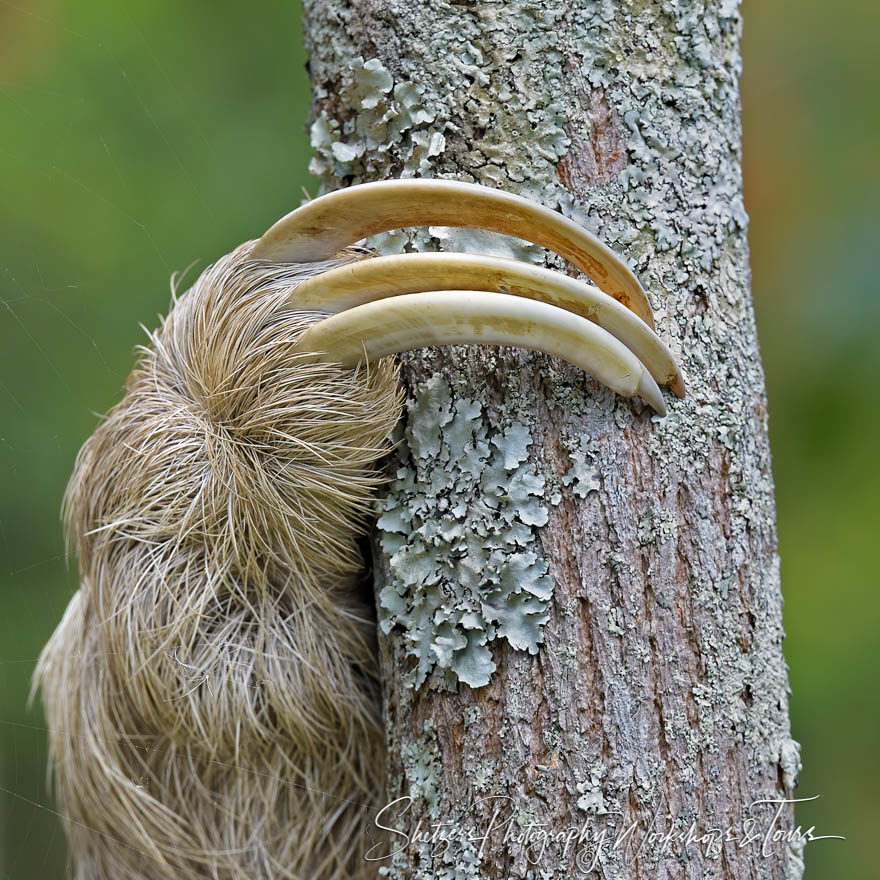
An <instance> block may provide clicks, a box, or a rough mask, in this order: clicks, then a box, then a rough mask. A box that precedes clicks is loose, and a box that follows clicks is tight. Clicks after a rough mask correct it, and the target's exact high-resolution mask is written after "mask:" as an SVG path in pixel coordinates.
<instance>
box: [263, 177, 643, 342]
mask: <svg viewBox="0 0 880 880" xmlns="http://www.w3.org/2000/svg"><path fill="white" fill-rule="evenodd" d="M406 226H467V227H474V228H482V229H489V230H492V231H494V232H502V233H505V234H507V235H514V236H517V237H518V238H522V239H525V240H526V241H531V242H534V243H535V244H539V245H542V246H544V247H546V248H549V249H550V250H553V251H555V252H556V253H558V254H560V255H561V256H563V257H565V259H566V260H568V261H569V262H570V263H572V264H573V265H575V266H577V268H578V269H580V270H581V271H583V272H585V273H586V274H587V275H589V276H590V278H591V279H592V280H593V281H594V282H595V283H596V284H597V285H598V286H599V287H600V288H601V289H602V290H604V291H605V292H606V293H607V294H609V295H610V296H612V297H614V299H616V300H618V301H619V302H621V303H623V305H625V306H626V307H627V308H629V309H631V310H632V311H633V312H635V313H636V314H637V315H638V316H639V317H640V318H641V319H642V320H643V321H644V322H645V323H646V324H647V325H648V326H649V327H653V326H654V322H653V318H652V317H651V308H650V306H649V304H648V299H647V296H646V295H645V291H644V290H643V289H642V286H641V284H639V282H638V279H637V278H636V277H635V275H634V274H633V273H632V272H631V271H630V269H628V268H627V266H626V265H625V264H624V263H623V262H622V260H621V259H620V258H619V257H618V256H617V255H616V254H615V253H614V252H613V251H612V250H611V249H610V248H608V247H607V246H606V245H605V244H603V243H602V242H601V241H600V240H599V239H598V238H596V236H594V235H592V234H591V233H589V232H587V231H586V230H585V229H583V228H582V227H581V226H579V225H578V224H577V223H575V222H574V221H573V220H569V219H568V218H567V217H565V216H563V215H562V214H560V213H558V212H556V211H551V210H550V209H549V208H545V207H544V206H543V205H540V204H537V203H535V202H531V201H529V200H528V199H524V198H522V197H521V196H517V195H513V194H512V193H507V192H502V191H501V190H496V189H490V188H489V187H484V186H479V185H477V184H472V183H462V182H460V181H452V180H435V179H408V180H383V181H379V182H377V183H365V184H361V185H360V186H353V187H349V188H348V189H341V190H337V191H335V192H332V193H328V194H327V195H324V196H320V197H319V198H317V199H313V200H312V201H311V202H308V203H306V204H305V205H303V206H302V207H300V208H297V209H296V210H295V211H292V212H291V213H290V214H288V215H287V216H286V217H282V218H281V219H280V220H279V221H278V222H277V223H275V224H274V225H273V226H272V227H271V228H270V229H269V230H268V231H267V232H266V233H265V234H264V235H263V237H262V238H261V239H259V241H257V242H256V243H255V244H254V246H253V249H252V250H251V254H250V256H251V258H252V259H255V260H273V261H276V262H294V263H308V262H315V261H318V260H327V259H330V258H332V257H334V256H335V255H336V254H338V253H339V252H340V251H341V250H343V249H344V248H346V247H348V246H349V245H352V244H354V243H355V242H357V241H360V240H361V239H363V238H366V237H367V236H369V235H373V234H375V233H377V232H385V231H387V230H389V229H398V228H401V227H406Z"/></svg>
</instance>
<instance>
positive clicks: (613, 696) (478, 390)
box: [304, 0, 802, 880]
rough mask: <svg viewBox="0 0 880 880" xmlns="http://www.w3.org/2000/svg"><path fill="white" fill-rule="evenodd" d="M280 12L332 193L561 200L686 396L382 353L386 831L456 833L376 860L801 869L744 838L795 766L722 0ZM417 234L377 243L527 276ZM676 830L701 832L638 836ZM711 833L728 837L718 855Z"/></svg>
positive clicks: (496, 874)
mask: <svg viewBox="0 0 880 880" xmlns="http://www.w3.org/2000/svg"><path fill="white" fill-rule="evenodd" d="M304 8H305V33H306V42H307V48H308V50H309V54H310V75H311V79H312V85H313V98H314V103H313V121H314V124H313V127H312V143H313V146H314V147H315V151H316V153H315V159H314V163H313V170H314V171H315V172H316V173H317V174H319V175H320V176H321V177H322V178H323V182H324V184H325V186H326V187H327V188H336V187H339V186H344V185H350V184H354V183H359V182H362V181H366V180H374V179H380V178H386V177H397V176H413V175H421V176H441V177H450V178H457V179H462V180H468V181H475V182H479V183H483V184H486V185H489V186H498V187H501V188H503V189H507V190H512V191H515V192H519V193H521V194H523V195H526V196H529V197H532V198H537V199H539V200H540V201H542V202H543V203H544V204H547V205H550V206H551V207H554V208H558V209H559V210H562V211H563V212H564V213H566V214H568V215H569V216H572V217H574V218H575V219H577V220H579V221H580V222H581V223H583V224H584V225H586V226H587V227H588V228H590V229H592V230H593V231H595V232H596V233H597V234H599V235H600V236H601V237H602V238H603V239H604V240H605V241H606V242H607V243H608V244H610V245H611V246H612V247H614V248H615V249H616V250H617V251H618V252H620V253H621V254H623V255H625V257H626V258H627V259H628V260H629V262H630V264H631V265H632V266H633V268H634V269H635V271H636V272H637V274H638V275H639V277H640V279H641V280H642V283H643V285H644V287H645V288H646V290H647V291H648V295H649V298H650V300H651V304H652V307H653V309H654V313H655V317H656V320H657V326H658V332H659V333H660V335H661V336H662V337H663V338H664V339H665V340H667V341H668V342H669V343H670V345H671V346H672V347H673V350H674V351H676V353H677V354H678V355H679V358H680V362H681V363H682V365H683V368H684V371H685V376H686V380H687V383H688V392H689V394H688V397H687V399H685V400H673V399H671V397H668V402H669V404H670V415H669V416H668V417H667V418H666V419H665V420H658V419H656V418H652V417H651V414H650V412H648V411H646V410H645V409H644V408H643V407H641V405H640V404H638V403H630V402H627V401H624V400H621V399H619V398H615V397H614V396H613V395H612V394H611V393H610V392H608V391H605V390H603V389H602V388H601V387H600V386H598V385H597V383H595V382H594V381H592V380H590V379H589V378H588V377H585V376H583V375H581V374H579V373H578V372H577V371H576V370H574V369H569V368H567V367H566V366H565V365H563V364H561V363H558V362H555V361H552V360H551V359H549V358H546V357H543V356H540V355H535V354H531V353H526V352H521V351H512V350H481V349H474V348H464V347H456V348H449V349H444V350H429V351H423V352H417V353H413V354H409V355H407V356H404V357H403V358H402V378H403V381H404V383H405V386H406V389H407V393H408V398H409V401H408V405H407V408H406V412H405V414H404V423H405V424H404V428H403V431H402V434H401V446H400V448H399V452H398V454H397V455H396V457H395V459H394V461H392V462H391V464H390V466H389V467H390V474H391V476H392V477H393V478H394V482H393V483H392V485H391V488H390V490H389V492H388V495H387V497H386V498H385V499H384V500H383V501H382V502H381V505H380V511H379V513H380V518H379V525H378V529H377V537H376V542H375V578H376V594H377V599H378V602H377V604H378V606H379V608H378V613H379V619H380V629H381V636H380V652H381V664H382V675H383V685H384V689H385V717H386V722H387V736H388V764H387V768H388V800H389V801H391V800H393V799H395V798H399V797H411V798H412V801H411V802H404V803H408V804H409V808H408V811H407V812H405V813H404V812H403V810H402V804H398V806H397V807H396V808H395V810H391V811H388V812H387V813H385V814H384V815H383V824H387V825H389V826H393V827H394V828H395V829H396V830H399V831H400V832H402V833H404V834H412V833H413V832H415V831H416V830H417V828H418V827H419V823H421V831H422V832H426V833H427V834H430V833H431V831H432V830H433V828H432V824H433V823H438V822H444V823H450V824H448V825H446V826H444V827H445V829H446V832H447V834H449V835H452V836H455V838H456V839H454V840H453V841H451V842H450V843H449V845H448V846H441V845H439V844H438V843H432V842H431V841H426V840H425V839H424V838H423V839H421V840H411V841H406V840H404V838H403V837H402V836H401V835H395V836H394V838H393V845H394V846H395V847H397V848H398V849H399V851H398V852H397V853H396V855H395V856H394V857H393V859H391V860H390V862H382V863H381V864H386V865H387V864H390V866H391V867H390V873H391V876H394V877H401V878H402V877H416V878H429V877H430V878H434V877H444V878H445V877H449V878H452V877H455V878H483V877H485V878H501V877H504V878H524V877H535V878H539V877H540V878H545V877H546V878H551V877H552V878H557V877H558V878H563V877H566V878H567V877H575V876H596V877H602V878H618V877H628V878H648V877H650V878H658V877H659V878H664V877H676V878H678V877H681V878H710V877H711V878H714V877H736V878H738V880H746V878H796V877H799V876H800V875H801V872H802V860H801V846H800V845H799V844H798V843H797V841H794V842H788V841H787V840H773V839H771V840H770V841H769V842H768V841H765V839H764V837H763V835H764V832H765V831H766V830H767V829H768V828H769V827H771V826H772V828H773V829H774V830H779V831H781V832H786V831H790V830H791V828H792V824H793V818H792V811H791V809H790V807H788V806H784V807H783V808H781V814H780V816H779V817H778V819H776V821H775V823H774V822H773V811H774V809H775V807H771V806H767V805H757V806H756V805H754V802H755V801H758V800H761V799H768V798H769V799H778V798H790V797H792V796H793V795H792V793H791V792H792V789H793V787H794V785H795V782H796V775H797V772H798V769H799V757H798V746H797V743H795V742H794V741H793V740H792V739H791V736H790V727H789V718H788V683H787V670H786V666H785V663H784V660H783V656H782V648H781V645H782V639H783V630H782V620H781V615H782V597H781V592H780V585H779V580H778V565H777V555H776V533H775V511H774V501H773V486H772V479H771V474H770V456H769V450H768V442H767V424H766V418H767V415H766V401H765V393H764V379H763V374H762V370H761V365H760V359H759V354H758V345H757V339H756V335H755V326H754V319H753V313H752V306H751V301H750V295H749V269H748V251H747V244H746V222H747V221H746V215H745V212H744V210H743V206H742V197H741V173H740V158H741V154H740V127H739V125H740V124H739V94H738V86H737V77H738V73H739V67H740V56H739V45H738V44H739V35H740V26H741V22H740V17H739V13H738V10H737V3H736V2H735V0H705V2H694V3H690V2H683V0H667V2H643V0H638V2H635V0H634V2H628V3H615V2H612V0H564V2H563V0H505V2H480V0H460V2H446V0H431V2H427V0H406V2H389V0H305V3H304ZM431 233H432V234H429V233H427V232H419V233H410V234H408V235H404V234H401V233H398V234H393V235H387V236H382V237H380V238H379V239H378V240H377V241H375V242H374V244H375V245H376V246H377V247H378V248H379V249H382V250H395V249H397V250H400V249H404V248H406V249H424V248H431V247H438V246H443V247H445V248H456V249H469V250H477V251H480V250H485V249H486V248H487V247H492V248H493V249H495V250H496V251H501V252H504V253H508V254H511V255H513V256H517V257H519V258H523V259H534V260H542V259H544V258H545V255H544V254H543V252H541V251H537V250H536V249H535V248H531V247H526V246H524V245H523V244H522V243H520V242H512V241H510V240H500V239H493V240H489V239H488V238H485V237H483V236H481V235H478V234H476V233H471V232H461V231H454V230H447V229H434V230H431ZM547 263H548V265H552V266H555V267H556V268H564V265H563V264H562V263H561V262H560V261H558V259H556V258H547ZM493 817H494V818H493ZM750 819H751V820H754V822H755V824H754V825H750V824H749V820H750ZM692 823H693V828H694V829H695V832H694V833H696V835H697V836H698V837H699V836H700V835H704V834H709V835H710V837H709V838H708V839H707V838H702V839H701V840H698V841H696V842H694V841H692V840H691V841H689V840H688V839H687V838H686V837H685V838H684V839H682V838H679V837H675V838H672V839H666V840H665V842H664V840H662V839H657V838H656V837H650V836H649V835H651V834H652V833H653V834H659V835H676V834H681V835H685V836H686V835H687V833H688V829H689V828H690V827H691V826H692ZM539 827H540V828H542V829H543V831H544V832H546V834H547V835H549V836H547V837H541V835H540V833H539V830H538V829H539ZM572 828H576V829H577V831H578V832H579V833H583V834H586V835H587V837H586V838H585V837H578V838H575V839H574V840H572V839H571V837H570V833H571V832H570V829H572ZM728 828H729V829H731V832H732V833H733V834H735V835H736V836H737V839H736V840H733V841H727V842H724V843H721V842H719V841H717V840H715V839H714V837H711V834H712V832H715V831H723V830H725V829H728ZM603 832H604V833H605V834H606V835H608V837H607V838H606V839H605V841H604V843H597V842H596V837H598V836H600V835H601V834H602V833H603ZM627 832H628V833H627ZM620 834H623V843H622V845H621V846H619V847H616V848H615V847H613V846H612V843H613V841H614V838H615V835H620ZM553 835H556V836H555V837H554V836H553ZM559 835H562V839H560V836H559ZM755 836H757V837H758V838H760V839H759V840H755V839H754V838H755ZM777 836H778V835H777ZM473 838H476V839H473ZM480 838H484V839H480ZM565 840H568V844H567V845H566V843H565ZM591 842H592V843H591ZM597 852H598V857H597Z"/></svg>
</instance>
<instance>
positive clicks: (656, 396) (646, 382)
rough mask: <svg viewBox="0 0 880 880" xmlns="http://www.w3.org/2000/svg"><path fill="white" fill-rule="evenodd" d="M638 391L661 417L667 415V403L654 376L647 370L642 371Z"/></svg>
mask: <svg viewBox="0 0 880 880" xmlns="http://www.w3.org/2000/svg"><path fill="white" fill-rule="evenodd" d="M637 393H638V395H639V397H641V398H642V400H644V401H645V402H646V403H647V404H649V405H650V406H651V407H652V408H653V410H654V411H655V412H656V413H657V415H658V416H660V418H663V417H664V416H665V415H666V403H665V401H664V400H663V394H662V392H661V391H660V388H659V386H658V385H657V383H656V382H655V381H654V378H653V376H651V374H650V373H649V372H648V371H647V370H645V371H644V372H643V373H642V378H641V379H640V380H639V388H638V392H637Z"/></svg>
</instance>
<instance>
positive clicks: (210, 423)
mask: <svg viewBox="0 0 880 880" xmlns="http://www.w3.org/2000/svg"><path fill="white" fill-rule="evenodd" d="M419 225H424V226H427V225H443V226H467V227H473V228H485V229H488V230H492V231H495V232H502V233H506V234H509V235H514V236H517V237H520V238H523V239H525V240H528V241H531V242H534V243H536V244H539V245H542V246H544V247H546V248H548V249H551V250H553V251H555V252H556V253H558V254H559V255H561V256H562V257H564V258H565V259H566V260H568V261H569V262H570V263H571V264H573V265H574V266H575V267H576V268H577V269H579V270H581V271H582V272H584V273H585V274H586V275H588V276H589V277H590V278H591V279H592V280H593V281H594V282H595V283H596V284H597V285H598V286H593V285H591V284H587V283H585V282H584V281H580V280H576V279H574V278H571V277H569V276H567V275H564V274H562V273H561V272H555V271H551V270H548V269H544V268H540V267H537V266H533V265H530V264H526V263H523V262H519V261H515V260H510V259H502V258H497V257H488V256H478V255H469V254H455V253H423V254H420V253H411V254H402V255H397V256H384V257H382V256H375V255H374V254H372V253H371V252H369V251H367V250H365V249H364V248H363V247H357V246H356V244H357V242H359V241H361V240H362V239H364V238H366V237H368V236H370V235H372V234H375V233H377V232H380V231H387V230H391V229H397V228H402V227H411V226H419ZM449 344H480V345H512V346H519V347H524V348H529V349H536V350H540V351H543V352H545V353H547V354H550V355H553V356H556V357H559V358H562V359H564V360H566V361H568V362H570V363H572V364H574V365H576V366H577V367H579V368H581V369H582V370H584V371H586V372H587V373H589V374H591V375H592V376H594V377H596V378H597V379H599V380H600V381H601V382H602V383H604V384H605V385H606V386H608V387H610V388H611V389H613V390H614V391H616V392H617V393H619V394H621V395H624V396H626V397H633V396H640V397H641V398H642V399H643V400H644V401H646V402H647V403H648V404H649V405H650V406H651V407H652V408H653V409H654V410H655V411H656V412H657V413H658V414H659V415H661V416H662V415H663V414H665V411H666V407H665V404H664V399H663V395H662V393H661V391H660V387H659V386H667V387H668V388H669V389H670V390H671V391H672V392H673V393H675V394H677V395H679V396H682V395H683V394H684V384H683V381H682V376H681V373H680V371H679V369H678V367H677V366H676V363H675V360H674V358H673V356H672V354H671V353H670V351H669V349H668V348H667V346H666V345H665V344H664V343H663V342H662V341H661V340H660V339H659V338H658V336H657V335H656V333H655V332H654V330H653V322H652V317H651V311H650V308H649V305H648V301H647V298H646V295H645V293H644V291H643V289H642V288H641V286H640V284H639V282H638V281H637V280H636V278H635V276H634V275H633V274H632V272H631V271H630V270H629V269H628V268H627V267H626V266H625V265H624V264H623V263H622V262H621V260H620V259H618V257H617V256H616V255H615V254H614V253H613V252H612V251H611V250H609V249H608V248H607V247H606V246H605V245H604V244H602V243H601V242H600V241H599V240H598V239H597V238H595V237H594V236H593V235H591V234H590V233H588V232H586V231H585V230H584V229H582V228H581V227H580V226H579V225H577V224H576V223H574V222H573V221H571V220H569V219H567V218H566V217H564V216H563V215H561V214H559V213H557V212H554V211H551V210H549V209H547V208H544V207H542V206H540V205H537V204H535V203H532V202H530V201H528V200H526V199H523V198H520V197H518V196H515V195H512V194H508V193H504V192H500V191H497V190H492V189H487V188H484V187H480V186H476V185H473V184H464V183H459V182H453V181H445V180H418V179H413V180H391V181H383V182H378V183H369V184H363V185H361V186H356V187H351V188H349V189H345V190H339V191H336V192H332V193H330V194H327V195H324V196H321V197H319V198H317V199H315V200H313V201H311V202H308V203H306V204H305V205H303V206H302V207H300V208H299V209H297V210H295V211H293V212H292V213H291V214H288V215H287V216H286V217H284V218H282V219H281V220H280V221H278V222H277V223H276V224H275V225H274V226H272V227H271V228H270V229H269V230H268V231H267V232H266V233H265V235H263V237H262V238H260V239H259V240H257V241H254V242H247V243H245V244H243V245H241V246H240V247H238V248H237V249H235V250H234V251H233V252H232V253H230V254H228V255H227V256H225V257H223V258H222V259H220V260H218V261H217V262H216V263H215V264H213V265H212V266H210V267H208V268H207V269H206V270H205V271H204V272H203V273H202V274H201V275H200V276H199V277H198V279H197V280H196V281H195V283H194V284H193V285H192V287H191V288H190V289H189V290H188V291H187V292H186V293H184V294H183V295H182V296H180V297H179V298H178V297H175V298H174V301H173V302H172V307H171V309H170V311H169V314H168V315H167V317H166V318H165V319H164V320H162V322H161V324H160V326H159V328H158V329H157V330H156V331H155V332H153V333H151V334H150V337H149V344H148V345H145V346H144V347H142V348H141V349H140V353H139V360H138V363H137V365H136V367H135V368H134V371H133V372H132V374H131V376H130V377H129V379H128V381H127V384H126V386H125V394H124V397H123V399H122V401H121V402H120V403H119V404H117V405H116V406H115V407H114V408H113V409H112V410H111V411H110V412H109V413H108V414H107V416H106V417H105V418H104V420H103V421H102V422H101V424H100V425H99V427H98V428H97V430H96V431H95V432H94V434H93V435H92V436H91V437H90V438H89V439H88V440H87V441H86V443H85V445H84V446H83V447H82V449H81V450H80V453H79V455H78V457H77V460H76V464H75V468H74V472H73V475H72V477H71V480H70V483H69V486H68V489H67V492H66V495H65V500H64V520H65V526H66V534H67V541H68V550H69V552H73V553H75V555H76V556H77V557H78V560H79V568H80V578H81V585H80V588H79V590H78V591H77V592H76V593H75V595H74V596H73V598H72V599H71V601H70V604H69V606H68V608H67V610H66V612H65V614H64V617H63V619H62V620H61V622H60V624H59V625H58V627H57V629H56V630H55V632H54V634H53V635H52V637H51V639H50V641H49V642H48V644H47V645H46V647H45V649H44V651H43V653H42V656H41V658H40V661H39V665H38V667H37V671H36V674H35V684H36V685H37V686H39V687H40V688H41V690H42V695H43V702H44V707H45V713H46V718H47V723H48V727H49V730H50V734H49V748H50V762H51V765H52V767H53V769H54V784H55V788H56V790H57V797H58V800H59V803H60V809H61V812H62V814H63V816H64V817H65V828H66V833H67V837H68V841H69V849H70V854H71V862H72V867H73V874H74V876H75V877H76V878H77V880H136V878H137V880H143V878H161V880H190V878H214V880H245V878H247V880H253V878H269V880H275V878H307V880H342V878H354V880H361V878H367V877H375V876H376V867H377V864H376V862H375V861H373V862H371V861H368V860H366V859H365V858H364V855H365V853H366V851H367V850H368V849H370V847H371V845H374V844H375V843H376V840H377V839H378V838H376V837H375V835H374V834H373V833H371V829H372V827H373V821H374V818H375V813H376V810H377V809H379V808H380V806H381V804H382V794H383V778H384V737H383V730H382V722H381V687H380V683H379V681H378V676H377V659H376V636H375V612H374V609H372V608H371V607H370V604H369V603H368V602H367V601H366V600H365V598H364V596H363V591H362V590H359V589H358V578H359V576H360V575H361V573H362V569H363V560H362V557H361V552H360V550H359V543H358V540H359V538H360V537H361V536H362V535H363V534H364V532H365V531H366V529H367V528H368V526H369V520H370V511H371V509H372V506H373V498H374V495H375V492H376V490H377V487H379V486H380V484H381V483H382V481H383V477H382V473H381V467H380V462H381V459H382V458H383V456H385V455H386V454H387V452H388V450H389V448H390V441H389V435H390V434H391V432H392V430H393V428H394V427H395V425H396V423H397V422H398V420H399V419H400V416H401V409H402V403H403V401H402V393H401V390H400V385H399V381H398V376H397V372H396V366H395V363H394V359H393V358H392V357H390V355H393V354H395V353H397V352H401V351H404V350H408V349H414V348H419V347H423V346H431V345H449Z"/></svg>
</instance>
